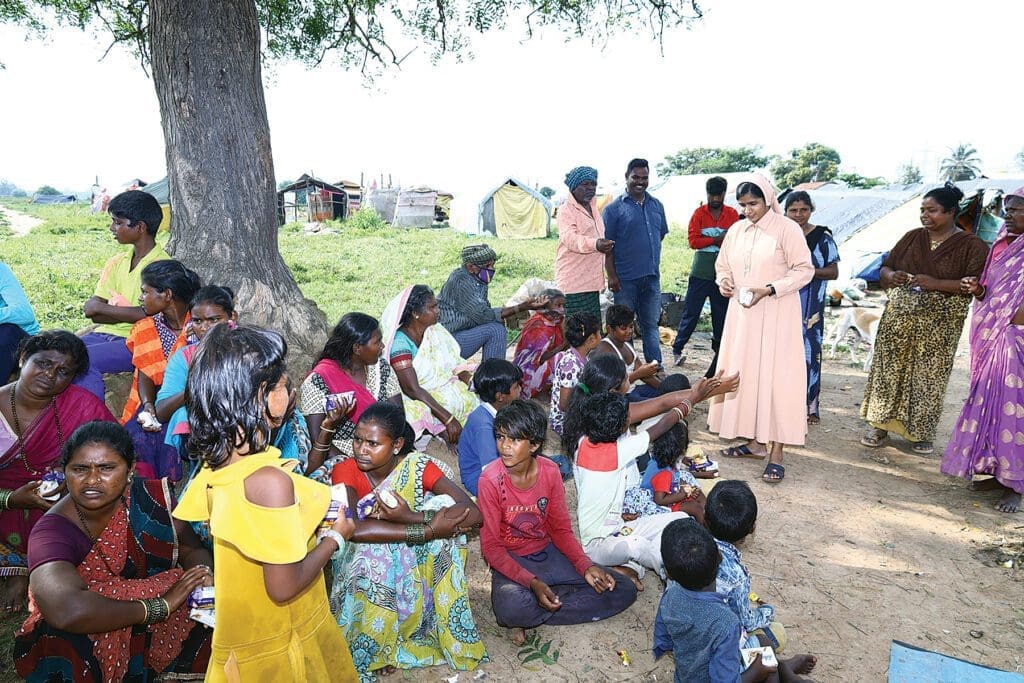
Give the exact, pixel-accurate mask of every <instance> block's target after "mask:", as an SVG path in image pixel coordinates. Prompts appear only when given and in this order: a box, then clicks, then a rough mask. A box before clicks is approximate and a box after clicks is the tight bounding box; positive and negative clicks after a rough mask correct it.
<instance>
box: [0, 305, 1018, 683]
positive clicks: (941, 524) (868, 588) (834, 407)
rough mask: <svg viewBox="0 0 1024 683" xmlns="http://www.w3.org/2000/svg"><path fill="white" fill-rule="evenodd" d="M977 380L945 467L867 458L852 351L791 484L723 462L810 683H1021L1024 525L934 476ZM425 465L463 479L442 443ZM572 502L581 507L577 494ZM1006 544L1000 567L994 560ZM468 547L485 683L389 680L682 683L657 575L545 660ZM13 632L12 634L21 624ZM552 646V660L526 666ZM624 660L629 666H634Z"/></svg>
mask: <svg viewBox="0 0 1024 683" xmlns="http://www.w3.org/2000/svg"><path fill="white" fill-rule="evenodd" d="M834 322H835V320H834V319H831V320H830V321H829V323H830V326H831V324H834ZM826 338H827V339H830V338H831V334H830V332H829V333H827V334H826ZM709 342H710V339H709V335H707V334H704V335H696V336H695V338H694V340H693V342H691V347H692V348H691V349H690V352H689V355H690V358H689V361H688V362H687V364H686V365H685V366H684V367H683V368H682V371H683V372H685V373H687V374H688V375H690V376H694V375H699V374H701V373H702V372H703V370H704V369H705V368H706V367H707V364H708V363H709V361H710V350H709ZM667 351H668V350H667V349H666V357H669V358H670V357H671V356H670V355H668V354H667ZM826 355H827V354H826ZM861 358H863V352H861ZM967 373H968V358H967V355H966V346H965V345H964V344H963V343H962V344H961V353H960V354H959V356H958V358H957V361H956V366H955V369H954V371H953V376H952V379H951V381H950V385H949V390H948V392H947V395H946V407H945V411H944V414H943V420H942V424H941V426H940V429H939V434H940V440H938V441H937V442H936V455H934V456H928V457H925V456H918V455H915V454H912V453H911V452H910V451H909V449H908V448H905V447H903V444H900V443H897V444H896V445H895V446H890V447H886V448H882V449H877V450H872V449H868V448H864V447H863V446H861V445H860V443H859V438H860V435H861V433H862V429H863V426H862V423H861V421H860V419H859V417H858V410H859V404H860V401H861V398H862V396H863V389H864V381H865V374H864V373H863V372H862V371H861V369H860V367H859V365H857V366H854V365H852V364H851V363H850V361H849V355H848V354H845V353H841V355H840V356H839V358H837V359H836V360H828V359H827V358H826V361H825V367H824V386H823V390H822V397H821V405H822V421H821V424H820V425H818V426H814V427H811V429H810V433H809V434H808V439H807V444H806V446H805V447H803V448H795V449H792V450H791V451H789V452H788V453H787V456H786V466H787V467H786V479H785V481H784V482H783V483H781V484H779V485H775V486H772V485H769V484H765V483H763V482H762V481H761V478H760V474H761V470H762V469H763V465H762V464H761V463H759V462H757V461H754V460H729V461H725V462H722V463H721V470H722V477H723V478H735V479H744V480H746V481H748V482H750V484H751V486H752V488H753V490H754V492H755V493H756V494H757V496H758V503H759V506H760V517H759V520H758V525H757V531H756V533H755V534H754V535H753V536H752V537H751V538H749V539H748V540H747V541H746V543H745V544H743V545H742V546H741V550H742V552H743V558H744V561H745V563H746V564H747V567H748V568H749V570H750V572H751V574H752V576H753V586H752V587H753V590H754V591H755V592H757V593H758V594H759V595H760V596H761V597H762V598H763V599H765V600H767V601H768V602H770V603H771V604H773V605H775V607H776V609H777V615H778V617H779V619H780V620H781V621H782V623H783V624H784V625H785V627H786V630H787V633H788V635H789V643H790V644H789V647H788V648H787V651H788V652H790V653H800V652H810V653H813V654H815V655H817V656H818V662H819V663H818V666H817V669H816V670H815V672H814V675H813V679H814V680H817V681H884V680H886V673H887V669H888V661H889V649H890V641H892V640H901V641H904V642H906V643H910V644H913V645H917V646H920V647H923V648H927V649H929V650H936V651H939V652H942V653H944V654H948V655H952V656H956V657H961V658H964V659H968V660H971V661H974V662H978V663H980V664H985V665H988V666H993V667H997V668H1001V669H1006V670H1010V671H1017V672H1024V651H1022V650H1021V648H1020V644H1021V643H1022V642H1024V602H1022V601H1021V595H1022V594H1024V593H1022V588H1024V586H1022V579H1024V572H1022V571H1021V570H1020V568H1019V563H1020V562H1021V561H1024V560H1022V558H1021V553H1022V548H1021V543H1022V541H1024V515H1006V514H1003V513H1000V512H997V511H995V510H994V509H993V508H992V504H993V502H994V501H995V498H996V495H997V494H995V493H983V494H981V493H972V492H970V491H968V490H967V487H966V484H965V483H964V482H961V481H956V480H951V479H949V478H947V477H944V476H943V475H941V474H939V472H938V464H939V457H940V456H939V455H938V454H940V453H941V452H942V448H943V447H944V445H945V444H944V441H943V440H941V437H942V436H944V435H948V434H949V433H950V431H951V429H952V425H953V422H954V420H955V419H956V417H957V414H958V413H959V410H960V406H961V404H962V401H963V399H964V397H965V396H966V393H967V379H968V378H967ZM690 433H691V436H692V438H693V439H694V441H695V442H696V443H698V444H699V445H701V446H702V447H704V448H705V450H706V451H709V452H710V451H712V450H715V449H718V448H720V447H722V445H723V444H722V443H721V442H720V441H719V440H718V439H717V437H715V436H714V435H712V434H711V433H709V432H708V431H707V410H706V406H705V405H701V406H699V407H698V408H697V410H696V411H695V414H694V416H693V417H692V418H691V420H690ZM549 445H550V446H552V447H554V441H553V440H549ZM428 451H430V452H431V453H432V454H434V455H438V456H440V457H442V458H443V459H445V460H446V461H447V462H449V463H451V464H453V465H454V459H453V458H451V456H449V455H448V454H447V451H446V450H445V449H444V448H443V447H440V446H439V445H438V444H437V443H436V442H434V443H432V444H431V446H430V447H429V448H428ZM548 452H557V449H554V448H552V450H551V451H548ZM567 493H568V498H569V504H570V506H571V507H572V506H574V505H575V487H574V486H573V485H572V484H571V482H570V483H569V486H568V488H567ZM1000 543H1002V544H1003V546H1002V547H1003V550H1004V553H1001V552H1000V551H999V550H998V548H996V545H997V544H1000ZM1014 544H1015V545H1014ZM469 548H470V550H469V564H468V568H467V574H468V578H469V582H470V587H469V589H470V595H471V603H472V604H473V605H474V608H475V609H474V615H475V617H476V620H477V624H478V627H479V629H480V633H481V635H482V637H483V639H484V641H485V643H486V645H487V650H488V653H489V655H490V662H489V663H487V664H484V665H482V666H481V667H480V669H479V670H478V671H476V672H455V671H451V670H449V669H447V668H446V667H435V668H433V669H427V670H419V671H415V672H404V673H399V674H395V675H393V676H391V677H389V678H387V679H382V680H392V681H394V680H415V681H442V680H447V681H451V682H456V681H463V682H465V681H470V680H481V679H485V678H486V679H491V680H497V681H627V680H628V681H639V680H646V681H671V680H672V674H673V666H672V663H671V661H669V659H670V658H663V659H662V660H661V661H660V662H655V661H654V660H653V658H652V656H651V654H650V645H651V632H652V627H653V621H654V614H655V610H656V608H657V603H658V599H659V597H660V595H661V591H662V588H663V587H662V585H661V583H660V581H659V580H658V578H657V577H656V576H653V575H651V574H648V576H647V578H646V579H645V591H644V592H643V593H641V594H640V598H639V600H637V602H636V604H635V605H633V606H632V607H631V608H630V609H629V610H627V611H626V612H624V613H622V614H620V615H618V616H616V617H614V618H612V619H609V620H607V621H603V622H599V623H595V624H587V625H581V626H574V627H542V628H540V629H537V631H536V632H535V633H536V634H537V636H538V638H537V641H536V643H535V649H533V650H526V651H521V649H520V648H516V647H514V646H513V645H512V644H511V641H510V640H509V639H508V636H507V632H506V631H505V629H502V628H500V627H498V626H497V624H496V623H495V621H494V616H493V614H492V613H491V610H490V576H489V570H488V568H487V567H486V565H485V564H484V562H483V560H482V558H481V556H480V546H479V542H478V541H477V540H476V539H473V540H472V541H471V542H470V546H469ZM1011 548H1012V549H1013V550H1012V551H1011ZM1007 553H1008V554H1010V555H1012V554H1013V553H1015V554H1016V562H1015V566H1014V567H1013V568H1006V567H1004V566H1001V563H1004V562H1006V559H1007ZM2 623H3V627H4V630H5V631H6V630H13V628H14V626H15V624H14V623H13V622H11V621H7V620H4V621H3V622H2ZM1014 643H1016V645H1014ZM545 647H546V648H547V649H546V650H545V651H546V653H547V657H546V658H545V657H540V656H537V657H534V658H533V659H532V661H530V662H529V663H526V664H524V663H523V662H522V660H523V659H527V658H529V655H530V654H531V653H533V652H535V650H536V649H537V648H545ZM620 650H624V651H625V652H626V653H628V656H629V658H630V660H631V663H630V666H629V667H625V666H623V664H622V663H621V660H620V658H619V656H618V655H617V651H620ZM556 652H557V654H558V656H557V658H556V657H555V653H556ZM5 660H6V662H5V663H7V665H8V666H7V667H5V668H7V670H6V671H4V672H3V673H0V679H7V678H8V677H9V676H10V675H11V669H10V668H9V661H10V660H9V654H8V655H6V656H5Z"/></svg>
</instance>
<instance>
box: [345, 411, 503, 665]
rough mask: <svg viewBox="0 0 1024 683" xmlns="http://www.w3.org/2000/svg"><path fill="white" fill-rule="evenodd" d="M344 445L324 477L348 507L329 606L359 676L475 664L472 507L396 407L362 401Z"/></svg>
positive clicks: (479, 656) (476, 516)
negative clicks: (349, 528) (350, 522)
mask: <svg viewBox="0 0 1024 683" xmlns="http://www.w3.org/2000/svg"><path fill="white" fill-rule="evenodd" d="M352 447H353V448H352V450H353V457H352V458H348V459H346V460H343V461H341V462H340V463H338V464H337V465H335V467H334V470H333V471H332V474H331V481H332V482H333V484H334V486H335V489H336V490H337V489H338V488H339V487H343V488H344V491H343V492H340V493H342V495H346V496H347V501H348V504H349V509H350V510H355V511H356V522H355V524H356V530H355V533H354V534H353V536H352V542H350V543H349V544H348V545H347V547H346V549H345V551H344V553H341V554H340V555H336V556H335V564H334V575H335V580H334V585H333V586H332V588H331V611H332V612H334V614H335V616H336V617H337V619H338V624H339V625H340V626H341V628H342V631H343V632H344V634H345V639H346V641H347V642H348V644H349V649H350V650H351V652H352V660H353V662H354V663H355V665H356V669H357V670H358V671H359V675H360V678H361V679H362V680H364V681H371V680H373V679H374V676H375V674H376V673H388V672H390V671H392V670H394V669H414V668H419V667H424V666H432V665H436V664H448V665H449V666H451V667H452V668H453V669H457V670H464V671H465V670H473V669H475V668H476V666H477V664H479V663H480V662H481V661H485V659H486V657H487V653H486V651H485V649H484V644H483V641H481V640H480V634H479V633H478V632H477V628H476V622H475V621H474V620H473V613H472V612H471V611H470V608H469V595H468V586H467V582H466V573H465V567H466V554H467V553H466V537H465V532H466V531H468V530H469V529H471V528H472V527H474V526H478V525H479V524H480V523H481V521H482V518H481V516H480V511H479V510H478V509H477V507H476V505H475V504H474V503H473V502H472V501H471V500H470V499H469V496H468V495H467V494H466V492H465V491H463V490H462V489H460V488H459V487H458V486H457V485H456V484H455V483H454V482H453V481H452V477H451V472H450V470H449V468H448V466H447V465H445V464H444V463H442V462H440V461H437V460H434V459H433V458H431V457H430V456H429V455H426V454H424V453H417V452H413V451H412V429H411V428H410V427H409V426H408V424H406V421H405V413H404V411H403V410H402V408H401V407H400V406H397V405H394V404H391V403H375V404H373V405H371V406H370V407H369V408H367V409H366V411H364V412H363V414H362V416H361V417H360V418H359V421H358V423H357V424H356V429H355V435H354V437H353V439H352ZM335 497H338V493H335Z"/></svg>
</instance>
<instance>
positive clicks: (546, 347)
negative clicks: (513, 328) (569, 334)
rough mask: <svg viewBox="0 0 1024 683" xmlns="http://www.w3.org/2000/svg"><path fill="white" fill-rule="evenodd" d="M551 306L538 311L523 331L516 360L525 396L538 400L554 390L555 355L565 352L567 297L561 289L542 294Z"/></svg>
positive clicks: (517, 347) (520, 333)
mask: <svg viewBox="0 0 1024 683" xmlns="http://www.w3.org/2000/svg"><path fill="white" fill-rule="evenodd" d="M540 296H541V298H542V299H547V300H548V302H547V304H545V305H544V308H542V309H540V310H539V311H535V312H534V314H533V315H532V316H530V319H529V320H527V321H526V324H525V325H523V329H522V330H520V332H519V341H518V342H517V343H516V351H515V354H514V355H513V356H512V361H513V362H514V363H515V364H516V365H517V366H518V367H519V368H520V369H521V370H522V371H523V397H524V398H534V397H535V396H536V395H537V394H539V393H541V392H543V391H547V390H548V389H550V388H551V371H552V369H553V368H554V365H555V355H556V354H558V353H561V352H562V351H565V350H566V349H567V348H568V345H567V344H566V343H565V335H564V332H563V330H562V321H564V320H565V294H562V292H561V291H560V290H557V289H545V290H544V291H543V292H541V293H540Z"/></svg>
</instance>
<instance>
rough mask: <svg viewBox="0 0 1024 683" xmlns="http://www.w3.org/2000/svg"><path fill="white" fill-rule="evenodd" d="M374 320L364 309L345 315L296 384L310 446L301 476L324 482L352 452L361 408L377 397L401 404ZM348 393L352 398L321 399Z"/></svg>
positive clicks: (378, 327) (379, 331)
mask: <svg viewBox="0 0 1024 683" xmlns="http://www.w3.org/2000/svg"><path fill="white" fill-rule="evenodd" d="M383 350H384V342H383V339H382V336H381V330H380V323H378V322H377V319H376V318H374V317H373V316H369V315H367V314H365V313H346V314H345V315H344V316H342V318H341V320H339V321H338V324H337V325H335V326H334V329H333V330H332V331H331V336H330V338H329V339H328V340H327V343H326V344H325V345H324V350H323V351H322V352H321V353H320V359H319V360H318V361H317V363H316V365H314V366H313V369H312V370H311V371H310V372H309V375H308V376H307V377H306V379H305V381H304V382H303V383H302V386H301V387H300V388H299V410H301V411H302V414H303V415H304V416H305V418H306V425H307V426H308V427H309V438H310V440H311V441H312V444H313V445H312V447H311V449H310V453H309V461H308V464H307V467H306V474H307V475H308V476H310V477H313V478H314V479H317V480H319V481H322V482H324V483H326V482H327V481H328V480H329V479H330V474H331V468H332V467H334V465H335V464H336V463H337V462H339V461H340V460H342V459H344V458H347V457H350V456H351V455H352V436H353V435H354V434H355V429H356V422H358V421H359V417H360V416H361V415H362V414H363V411H364V410H366V409H367V408H369V407H370V406H371V405H373V404H374V403H376V402H378V401H389V402H391V403H394V404H397V405H399V406H400V405H402V387H401V386H400V385H399V384H398V376H397V375H396V374H395V371H394V370H393V369H392V368H391V365H390V364H389V363H388V361H387V359H386V358H381V352H382V351H383ZM345 392H351V394H352V400H351V401H346V402H345V405H342V403H341V401H334V407H333V408H332V409H330V410H328V409H327V406H326V403H327V397H328V396H332V395H335V394H340V393H345Z"/></svg>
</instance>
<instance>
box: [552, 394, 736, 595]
mask: <svg viewBox="0 0 1024 683" xmlns="http://www.w3.org/2000/svg"><path fill="white" fill-rule="evenodd" d="M714 382H715V380H713V379H712V380H704V379H702V380H701V381H699V382H698V383H697V385H696V386H695V387H694V389H693V392H694V393H693V398H694V400H695V401H699V400H702V399H703V398H705V397H706V395H707V394H709V393H710V392H711V390H712V388H713V387H715V386H716V385H715V384H714ZM690 407H691V405H690V403H689V402H688V401H684V402H682V403H680V404H679V405H677V406H674V407H673V408H672V409H671V410H669V411H668V412H667V413H665V414H664V415H663V416H662V417H661V419H659V420H658V421H657V422H656V423H654V424H653V425H651V426H650V427H648V428H646V429H639V430H638V431H637V433H636V434H631V433H630V432H629V431H628V427H629V402H628V401H627V400H626V397H625V396H623V395H622V394H616V393H611V392H606V393H602V394H595V395H591V396H588V397H587V398H586V399H585V400H584V401H583V402H582V404H579V410H580V411H581V426H582V432H583V436H582V437H580V439H579V442H578V443H577V444H574V446H575V448H574V452H573V453H570V455H574V456H575V457H574V459H575V476H576V493H577V501H578V504H577V515H578V519H579V530H580V537H581V539H582V541H583V547H584V548H585V549H586V551H587V554H588V555H589V556H590V557H591V558H593V559H594V561H596V562H599V563H601V564H604V565H607V566H610V567H616V568H619V567H621V568H622V569H621V570H622V571H623V572H625V573H628V574H629V575H630V578H634V576H635V578H634V583H635V584H636V585H637V588H638V589H642V586H643V584H641V583H640V579H642V578H643V573H644V569H645V568H648V569H654V570H655V571H657V572H658V574H659V575H660V576H661V578H662V579H664V578H665V568H664V566H663V565H662V562H661V533H662V530H663V529H664V528H665V527H666V526H667V525H668V524H669V523H671V522H672V521H674V520H676V519H680V518H685V517H687V515H686V513H684V512H670V513H666V514H658V515H649V516H645V517H638V518H637V519H636V520H634V521H630V522H626V521H625V520H623V518H622V512H623V501H624V498H625V493H626V489H628V488H630V487H631V486H637V485H639V483H640V472H639V471H638V470H637V467H636V459H637V458H638V457H640V456H641V455H644V454H645V453H646V452H647V448H648V447H649V446H650V443H651V439H656V438H658V437H659V436H661V435H662V434H664V433H665V432H667V431H668V430H669V429H671V428H672V427H673V426H674V425H675V424H676V423H677V422H679V421H680V420H683V419H685V417H686V415H687V413H689V412H690Z"/></svg>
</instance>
